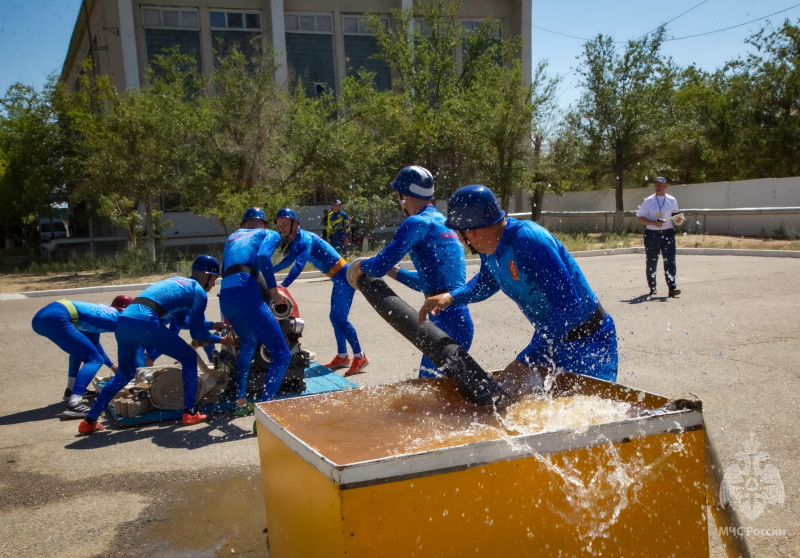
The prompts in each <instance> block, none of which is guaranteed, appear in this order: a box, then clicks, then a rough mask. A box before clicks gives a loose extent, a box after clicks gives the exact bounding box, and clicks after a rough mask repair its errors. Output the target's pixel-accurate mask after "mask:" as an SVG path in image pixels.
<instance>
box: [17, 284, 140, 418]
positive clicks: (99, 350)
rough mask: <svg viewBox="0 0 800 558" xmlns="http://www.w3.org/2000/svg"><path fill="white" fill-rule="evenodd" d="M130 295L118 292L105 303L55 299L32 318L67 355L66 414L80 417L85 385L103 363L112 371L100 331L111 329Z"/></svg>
mask: <svg viewBox="0 0 800 558" xmlns="http://www.w3.org/2000/svg"><path fill="white" fill-rule="evenodd" d="M132 300H133V299H132V298H131V297H129V296H126V295H119V296H117V297H116V298H114V300H113V301H112V302H111V306H106V305H105V304H92V303H90V302H80V301H77V300H66V299H64V300H58V301H56V302H51V303H50V304H48V305H47V306H45V307H44V308H42V309H41V310H39V311H38V312H37V313H36V315H35V316H34V317H33V320H32V321H31V326H32V327H33V331H35V332H36V333H38V334H39V335H42V336H44V337H47V338H48V339H49V340H50V341H52V342H53V343H55V344H56V345H58V347H59V348H60V349H61V350H63V351H64V352H66V353H67V354H68V355H69V372H68V374H67V388H66V389H65V390H64V398H65V399H66V400H67V406H66V408H65V409H64V412H63V413H62V416H63V417H66V418H83V417H85V416H86V415H87V414H88V413H89V407H88V406H87V405H86V404H85V403H84V402H83V396H84V395H85V394H86V388H87V387H88V386H89V383H90V382H91V381H92V378H94V376H95V374H97V371H98V370H100V368H101V367H102V366H103V364H105V365H106V366H108V367H109V368H111V370H113V371H114V372H116V371H117V365H116V364H114V363H113V362H112V361H111V359H110V358H109V357H108V355H107V354H106V352H105V350H104V349H103V345H101V344H100V334H101V333H107V332H113V331H114V330H115V329H116V327H117V318H118V317H119V313H120V312H122V311H123V310H124V309H125V308H126V307H127V306H128V305H129V304H130V303H131V301H132Z"/></svg>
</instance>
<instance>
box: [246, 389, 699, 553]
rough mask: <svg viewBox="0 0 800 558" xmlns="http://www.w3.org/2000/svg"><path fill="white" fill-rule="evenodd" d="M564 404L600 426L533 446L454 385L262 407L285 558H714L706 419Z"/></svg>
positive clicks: (273, 506)
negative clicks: (610, 414) (614, 413)
mask: <svg viewBox="0 0 800 558" xmlns="http://www.w3.org/2000/svg"><path fill="white" fill-rule="evenodd" d="M556 392H557V395H558V397H557V398H556V399H559V398H560V399H562V400H564V401H566V402H567V403H565V404H564V405H563V406H562V408H561V410H557V411H556V414H557V413H558V412H561V411H562V410H568V409H569V407H570V405H571V404H572V403H571V402H574V401H577V400H578V398H581V397H584V398H586V397H592V398H593V399H591V400H588V399H587V401H589V407H588V416H589V419H588V421H585V423H584V424H575V425H570V423H569V422H568V421H567V422H566V423H565V422H563V421H562V422H561V423H560V424H562V425H567V426H563V427H562V428H558V427H555V428H554V427H553V424H559V423H558V422H555V423H553V422H552V420H551V421H550V423H549V424H543V425H538V426H537V428H538V427H539V426H541V427H542V430H540V431H537V432H534V433H531V431H530V430H529V429H526V428H525V427H520V426H518V425H515V424H513V423H510V422H509V421H508V420H505V421H504V420H501V418H502V417H499V416H498V415H497V414H496V413H495V411H494V410H493V409H491V408H485V407H478V406H475V405H472V404H470V403H469V402H467V401H465V400H464V399H462V398H461V397H460V396H459V395H458V393H457V392H456V391H455V389H454V387H453V385H452V384H451V383H450V382H449V381H448V380H445V379H420V380H412V381H409V382H402V383H398V384H392V385H386V386H377V387H369V388H362V389H357V390H348V391H339V392H332V393H329V394H322V395H316V396H309V397H301V398H294V399H286V400H281V401H272V402H267V403H261V404H259V405H258V406H257V410H256V416H257V419H258V423H259V424H258V444H259V453H260V459H261V471H262V481H263V488H264V503H265V507H266V515H267V528H268V537H269V552H270V556H271V557H272V558H283V557H298V558H309V557H312V556H319V557H340V556H341V557H345V556H347V557H380V558H390V557H398V558H400V557H402V558H406V557H409V556H421V557H434V556H436V557H448V558H451V557H460V556H536V557H548V556H553V557H556V556H559V557H565V556H625V557H629V556H647V557H659V556H678V557H681V558H686V557H694V556H708V552H709V550H708V530H707V521H706V508H705V505H706V494H705V479H704V466H705V465H704V464H705V453H704V451H705V450H704V443H703V418H702V412H701V411H700V410H699V409H698V408H688V409H683V410H671V409H669V408H665V405H666V404H667V402H668V400H667V398H664V397H661V396H657V395H653V394H649V393H646V392H642V391H637V390H634V389H631V388H627V387H624V386H620V385H617V384H610V383H607V382H602V381H599V380H594V379H592V378H584V377H581V376H575V375H565V376H564V377H562V378H561V379H560V380H559V383H558V385H557V387H556ZM570 398H572V399H570ZM592 401H596V402H597V401H599V403H592ZM600 403H611V404H615V405H617V407H618V409H620V410H621V413H622V414H621V415H620V416H618V417H616V418H614V419H613V420H611V421H610V422H608V421H607V420H608V419H605V418H603V417H604V414H603V412H604V409H605V407H607V406H608V405H605V406H604V405H600ZM593 405H596V407H593ZM600 407H603V409H600ZM583 409H584V412H586V410H587V407H585V401H584V407H583ZM551 415H552V413H551ZM540 418H541V417H540ZM556 418H557V417H556ZM550 419H553V416H549V418H548V420H550Z"/></svg>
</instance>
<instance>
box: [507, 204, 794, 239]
mask: <svg viewBox="0 0 800 558" xmlns="http://www.w3.org/2000/svg"><path fill="white" fill-rule="evenodd" d="M680 212H681V213H683V214H684V216H686V223H687V224H686V225H685V226H684V227H683V228H684V230H688V231H694V232H703V231H707V230H708V223H707V221H708V219H709V218H713V217H746V216H755V215H800V207H735V208H725V209H694V208H691V209H681V210H680ZM623 213H624V216H625V218H626V219H630V220H632V221H633V224H635V220H634V219H635V217H636V211H635V210H625V211H624V212H623ZM540 215H541V217H554V218H558V219H564V218H567V219H570V225H571V227H570V228H573V229H574V228H575V227H576V221H575V220H576V219H583V220H584V221H585V222H586V224H587V226H586V228H587V229H589V228H591V227H589V226H588V224H589V223H590V222H596V221H595V220H596V219H597V218H603V219H604V220H605V228H604V230H613V229H614V228H615V220H616V215H617V212H616V211H542V212H541V214H540ZM509 216H510V217H514V218H515V219H530V217H531V214H530V212H527V213H509ZM701 219H702V220H701ZM629 224H630V223H629ZM548 225H552V224H551V223H548ZM637 226H638V225H637ZM550 228H555V229H558V227H553V226H550ZM794 232H797V233H800V227H798V230H797V231H794Z"/></svg>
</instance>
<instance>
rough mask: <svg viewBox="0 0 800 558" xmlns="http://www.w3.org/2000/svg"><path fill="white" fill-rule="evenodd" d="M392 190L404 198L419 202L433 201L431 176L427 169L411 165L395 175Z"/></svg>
mask: <svg viewBox="0 0 800 558" xmlns="http://www.w3.org/2000/svg"><path fill="white" fill-rule="evenodd" d="M391 186H392V189H393V190H394V191H395V192H399V193H401V194H403V195H404V196H411V197H412V198H417V199H420V200H432V199H433V175H432V174H431V173H430V171H429V170H428V169H425V168H422V167H418V166H416V165H412V166H410V167H406V168H404V169H402V170H401V171H400V172H398V173H397V176H396V177H395V178H394V180H393V181H392V183H391Z"/></svg>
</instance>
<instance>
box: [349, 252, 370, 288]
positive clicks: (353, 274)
mask: <svg viewBox="0 0 800 558" xmlns="http://www.w3.org/2000/svg"><path fill="white" fill-rule="evenodd" d="M365 259H366V258H356V259H355V260H353V261H352V262H350V263H349V264H347V282H348V283H350V286H351V287H353V288H354V289H356V290H358V278H359V277H361V276H362V275H364V272H363V271H361V262H362V261H364V260H365Z"/></svg>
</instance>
